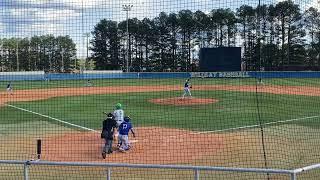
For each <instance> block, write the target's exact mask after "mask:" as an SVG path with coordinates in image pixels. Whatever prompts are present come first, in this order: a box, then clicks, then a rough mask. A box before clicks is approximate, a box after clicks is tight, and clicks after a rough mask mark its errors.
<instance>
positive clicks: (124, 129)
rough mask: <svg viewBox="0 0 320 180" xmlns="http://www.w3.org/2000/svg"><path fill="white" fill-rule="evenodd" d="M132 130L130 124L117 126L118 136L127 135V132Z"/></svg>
mask: <svg viewBox="0 0 320 180" xmlns="http://www.w3.org/2000/svg"><path fill="white" fill-rule="evenodd" d="M131 129H132V124H131V123H130V122H125V121H124V122H123V123H121V124H120V126H119V134H120V135H128V134H129V131H130V130H131Z"/></svg>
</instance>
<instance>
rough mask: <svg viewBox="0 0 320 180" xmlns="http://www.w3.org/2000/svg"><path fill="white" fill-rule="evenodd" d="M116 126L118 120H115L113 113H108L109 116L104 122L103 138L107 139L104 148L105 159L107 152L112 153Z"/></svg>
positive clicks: (103, 155)
mask: <svg viewBox="0 0 320 180" xmlns="http://www.w3.org/2000/svg"><path fill="white" fill-rule="evenodd" d="M105 114H106V113H105ZM116 127H117V122H116V121H115V120H114V116H113V115H112V113H108V114H107V118H106V119H105V120H104V121H103V122H102V132H101V139H104V140H105V144H104V146H103V149H102V157H103V159H105V158H106V155H107V154H111V153H112V142H113V136H114V131H115V129H116Z"/></svg>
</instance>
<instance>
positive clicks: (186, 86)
mask: <svg viewBox="0 0 320 180" xmlns="http://www.w3.org/2000/svg"><path fill="white" fill-rule="evenodd" d="M191 88H192V86H191V83H190V78H188V79H187V80H186V82H185V83H184V88H183V90H184V93H183V95H182V98H183V99H184V97H185V96H186V95H189V97H190V98H192V96H191V92H190V89H191Z"/></svg>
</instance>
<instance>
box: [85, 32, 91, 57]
mask: <svg viewBox="0 0 320 180" xmlns="http://www.w3.org/2000/svg"><path fill="white" fill-rule="evenodd" d="M84 36H85V37H86V38H87V39H86V44H87V58H86V60H88V57H89V36H90V33H84Z"/></svg>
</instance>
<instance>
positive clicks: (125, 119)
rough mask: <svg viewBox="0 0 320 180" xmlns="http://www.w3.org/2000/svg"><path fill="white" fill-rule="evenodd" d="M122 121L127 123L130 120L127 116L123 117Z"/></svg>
mask: <svg viewBox="0 0 320 180" xmlns="http://www.w3.org/2000/svg"><path fill="white" fill-rule="evenodd" d="M123 119H124V121H125V122H129V121H130V120H131V118H130V117H129V116H125V117H124V118H123Z"/></svg>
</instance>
